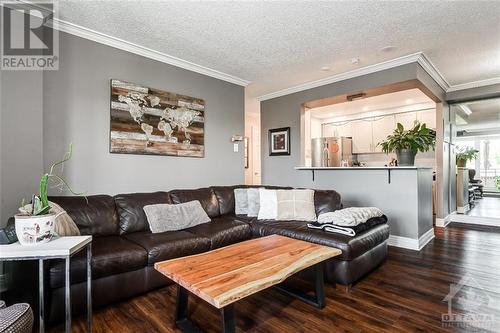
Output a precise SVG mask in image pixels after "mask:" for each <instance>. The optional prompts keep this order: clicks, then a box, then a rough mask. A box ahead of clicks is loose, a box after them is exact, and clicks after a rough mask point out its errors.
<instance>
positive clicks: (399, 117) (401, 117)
mask: <svg viewBox="0 0 500 333" xmlns="http://www.w3.org/2000/svg"><path fill="white" fill-rule="evenodd" d="M395 118H396V124H397V123H401V124H402V125H403V127H404V128H405V130H408V129H411V128H413V125H414V123H415V120H417V113H416V112H406V113H398V114H396V115H395Z"/></svg>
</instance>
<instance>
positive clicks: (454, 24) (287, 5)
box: [59, 0, 500, 96]
mask: <svg viewBox="0 0 500 333" xmlns="http://www.w3.org/2000/svg"><path fill="white" fill-rule="evenodd" d="M59 18H60V19H61V20H64V21H68V22H71V23H73V24H76V25H79V26H83V27H85V28H89V29H92V30H95V31H97V32H100V33H103V34H107V35H110V36H113V37H116V38H120V39H123V40H126V41H128V42H132V43H135V44H138V45H141V46H144V47H147V48H151V49H153V50H155V51H159V52H162V53H165V54H168V55H171V56H174V57H178V58H181V59H183V60H186V61H189V62H193V63H195V64H198V65H201V66H205V67H208V68H211V69H214V70H217V71H220V72H223V73H227V74H230V75H232V76H235V77H238V78H242V79H244V80H248V81H251V82H252V83H251V84H250V86H249V88H248V89H249V92H250V94H251V95H253V96H259V95H263V94H266V93H270V92H274V91H277V90H281V89H284V88H288V87H290V86H294V85H297V84H301V83H305V82H308V81H312V80H318V79H321V78H325V77H329V76H332V75H335V74H339V73H343V72H347V71H350V70H353V69H356V68H358V67H363V66H367V65H371V64H376V63H379V62H382V61H386V60H390V59H393V58H397V57H400V56H403V55H407V54H411V53H415V52H419V51H422V52H424V53H425V54H426V55H427V56H428V57H429V58H430V60H431V61H432V62H433V63H434V65H435V66H436V67H437V68H438V69H439V70H440V72H441V73H442V74H443V76H444V77H445V79H446V80H447V81H448V82H449V83H450V84H451V85H457V84H463V83H468V82H472V81H480V80H487V79H494V78H498V77H500V19H499V18H500V1H349V2H348V1H322V2H319V1H315V2H312V1H274V2H270V1H258V2H257V1H246V2H243V1H187V2H183V1H75V0H65V1H60V3H59ZM386 46H394V47H395V50H393V51H390V52H383V51H381V48H383V47H386ZM354 57H356V58H359V63H358V64H351V61H350V59H351V58H354ZM324 66H328V67H329V68H330V70H328V71H321V70H320V69H321V68H322V67H324Z"/></svg>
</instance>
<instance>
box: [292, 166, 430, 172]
mask: <svg viewBox="0 0 500 333" xmlns="http://www.w3.org/2000/svg"><path fill="white" fill-rule="evenodd" d="M389 169H390V170H412V169H414V170H418V169H432V168H431V167H419V166H397V167H386V166H381V167H362V166H359V167H295V170H333V171H335V170H389Z"/></svg>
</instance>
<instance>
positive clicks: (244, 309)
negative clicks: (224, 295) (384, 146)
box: [52, 224, 500, 333]
mask: <svg viewBox="0 0 500 333" xmlns="http://www.w3.org/2000/svg"><path fill="white" fill-rule="evenodd" d="M461 279H462V280H463V281H464V282H465V286H464V287H463V288H461V289H460V290H459V291H458V292H457V294H456V295H455V297H454V298H453V301H454V303H453V311H454V313H462V314H463V313H466V314H469V315H471V317H469V318H472V319H477V318H476V317H472V315H474V314H475V313H478V314H484V315H489V316H492V317H493V319H494V322H491V321H488V320H485V321H483V325H485V326H484V327H483V328H480V327H478V326H481V322H478V321H473V322H471V324H470V325H469V326H468V327H460V326H459V325H455V326H453V327H449V328H445V327H443V325H442V314H446V313H448V303H447V302H446V301H443V299H444V298H445V297H446V295H447V294H448V293H449V291H450V284H457V283H459V282H460V281H461ZM175 290H176V289H175V287H174V286H170V287H166V288H164V289H161V290H157V291H154V292H151V293H149V294H147V295H144V296H140V297H136V298H134V299H131V300H130V301H128V302H124V303H120V304H116V305H114V306H110V307H107V308H104V309H99V310H96V311H95V312H94V332H98V333H99V332H151V333H153V332H178V331H177V330H176V328H175V326H174V317H173V316H174V307H175ZM326 294H327V306H326V308H324V309H323V310H319V309H316V308H313V307H311V306H308V305H306V304H304V303H302V302H300V301H298V300H292V299H290V298H289V297H288V296H285V295H283V294H281V293H280V292H278V291H276V290H272V289H271V290H266V291H263V292H261V293H258V294H256V295H253V296H251V297H249V298H247V299H244V300H242V301H240V302H238V303H236V306H235V310H236V321H237V331H238V332H318V333H325V332H443V331H444V332H446V331H448V332H478V331H491V332H500V229H498V228H492V227H478V226H469V225H459V224H452V225H450V226H448V227H447V228H445V229H440V228H437V229H436V238H435V239H434V240H433V241H431V242H430V243H429V244H428V245H427V246H426V247H425V248H424V249H423V250H422V251H420V252H415V251H409V250H403V249H399V248H394V247H390V248H389V258H388V260H387V261H386V262H385V263H384V264H383V265H382V266H381V267H380V268H379V269H377V270H376V271H374V272H373V273H371V274H370V275H369V276H368V277H366V278H365V279H363V280H362V281H361V282H359V283H358V284H357V285H355V286H354V287H353V289H352V291H351V292H350V293H346V292H344V291H341V290H337V289H336V288H334V287H332V286H328V287H327V290H326ZM192 299H194V297H193V298H191V299H190V300H192ZM190 316H191V318H192V319H193V320H194V321H195V322H197V323H198V325H199V326H201V327H203V328H204V329H206V331H207V332H218V331H220V319H219V313H218V311H217V310H215V309H214V308H212V307H211V306H209V305H208V304H206V303H205V302H203V301H200V300H195V301H191V302H190ZM485 318H486V319H490V317H485ZM60 331H62V326H60V327H57V328H55V329H53V330H52V332H60ZM73 332H85V318H84V317H80V318H77V319H76V320H74V322H73Z"/></svg>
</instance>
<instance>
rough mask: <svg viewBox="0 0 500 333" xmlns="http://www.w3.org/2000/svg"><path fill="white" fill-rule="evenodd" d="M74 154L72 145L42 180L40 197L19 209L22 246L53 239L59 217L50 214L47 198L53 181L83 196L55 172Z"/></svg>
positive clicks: (19, 237)
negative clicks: (55, 222)
mask: <svg viewBox="0 0 500 333" xmlns="http://www.w3.org/2000/svg"><path fill="white" fill-rule="evenodd" d="M72 153H73V146H72V145H71V144H70V145H69V150H68V152H67V153H66V154H65V155H64V158H63V159H62V160H60V161H57V162H54V163H53V164H52V166H51V167H50V170H49V172H48V173H46V174H44V175H43V176H42V178H41V179H40V193H39V195H33V196H32V200H31V203H29V204H24V200H23V203H22V204H21V207H20V208H19V214H16V216H15V220H16V221H15V224H16V234H17V238H18V239H19V242H20V243H21V244H22V245H35V244H39V243H46V242H48V241H50V240H51V239H52V237H53V230H54V221H55V219H56V217H57V216H56V215H55V214H53V213H51V212H50V205H49V199H48V196H47V189H48V186H49V181H50V180H51V179H53V180H55V181H56V182H57V183H58V185H57V186H58V187H60V188H67V189H68V190H69V191H70V192H71V193H72V194H74V195H82V194H83V193H75V191H73V190H72V189H71V187H70V186H69V185H68V183H67V182H66V180H64V178H62V177H61V176H59V175H58V174H56V172H55V169H56V168H57V167H58V166H62V165H63V164H64V163H65V162H67V161H69V160H70V159H71V156H72Z"/></svg>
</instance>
